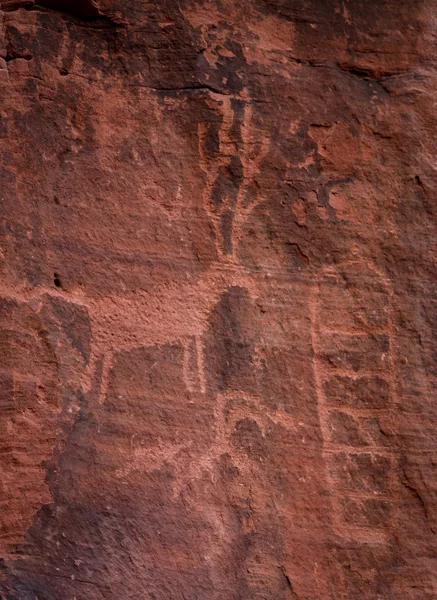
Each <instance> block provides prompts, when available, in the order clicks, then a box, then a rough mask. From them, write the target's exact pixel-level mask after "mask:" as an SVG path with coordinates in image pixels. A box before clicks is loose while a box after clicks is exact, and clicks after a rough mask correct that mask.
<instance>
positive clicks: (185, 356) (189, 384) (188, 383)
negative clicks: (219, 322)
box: [182, 338, 196, 392]
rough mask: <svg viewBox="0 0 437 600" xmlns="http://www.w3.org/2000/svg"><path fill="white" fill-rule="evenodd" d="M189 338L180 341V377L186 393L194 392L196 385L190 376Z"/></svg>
mask: <svg viewBox="0 0 437 600" xmlns="http://www.w3.org/2000/svg"><path fill="white" fill-rule="evenodd" d="M190 341H191V340H190V338H188V339H184V340H183V341H182V375H183V379H184V383H185V387H186V388H187V390H188V392H194V391H195V389H196V384H195V382H194V381H193V377H192V375H191V365H190V363H191V358H192V357H191V348H190Z"/></svg>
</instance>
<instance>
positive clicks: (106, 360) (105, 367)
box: [98, 352, 112, 404]
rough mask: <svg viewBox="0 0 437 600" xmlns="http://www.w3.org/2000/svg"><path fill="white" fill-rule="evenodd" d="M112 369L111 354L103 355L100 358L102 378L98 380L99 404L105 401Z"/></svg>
mask: <svg viewBox="0 0 437 600" xmlns="http://www.w3.org/2000/svg"><path fill="white" fill-rule="evenodd" d="M111 368H112V352H111V353H109V352H108V353H105V354H104V355H103V357H102V377H101V380H100V391H99V400H98V401H99V404H102V403H103V402H104V401H105V400H106V396H107V393H108V385H109V374H110V371H111Z"/></svg>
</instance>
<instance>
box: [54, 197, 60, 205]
mask: <svg viewBox="0 0 437 600" xmlns="http://www.w3.org/2000/svg"><path fill="white" fill-rule="evenodd" d="M53 200H54V202H55V204H57V205H58V206H59V204H61V202H60V201H59V198H58V197H57V196H55V197H54V198H53Z"/></svg>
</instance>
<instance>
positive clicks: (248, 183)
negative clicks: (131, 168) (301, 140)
mask: <svg viewBox="0 0 437 600" xmlns="http://www.w3.org/2000/svg"><path fill="white" fill-rule="evenodd" d="M211 96H212V97H214V96H216V95H215V94H211ZM217 106H218V109H219V112H220V114H221V116H222V121H221V126H220V129H219V132H218V135H217V137H218V141H217V143H216V146H217V148H214V149H213V150H211V141H210V140H209V138H210V137H211V136H214V134H215V133H216V132H214V131H212V132H211V131H210V130H209V129H208V126H207V125H206V124H205V123H199V153H200V158H201V161H200V164H201V167H202V169H203V171H204V173H205V177H206V185H205V189H204V204H205V208H206V210H207V211H208V213H209V214H210V215H211V218H212V222H213V224H214V229H215V236H216V245H217V252H218V255H219V256H220V257H221V259H222V260H223V259H225V260H226V259H229V257H231V258H233V260H234V261H236V253H237V249H238V243H239V241H240V239H241V235H242V228H243V225H244V223H245V222H246V220H247V218H248V216H249V215H250V213H251V211H252V210H253V208H254V206H256V205H257V203H258V202H259V199H258V193H257V189H256V180H255V177H256V174H257V173H258V171H259V169H260V167H261V163H262V161H263V160H264V158H265V157H266V156H267V153H268V151H269V147H270V138H269V137H268V136H267V135H266V134H265V133H262V132H259V131H257V129H256V127H255V125H254V115H253V107H252V105H251V103H250V100H249V99H248V98H245V96H244V95H242V96H241V97H224V96H218V97H217Z"/></svg>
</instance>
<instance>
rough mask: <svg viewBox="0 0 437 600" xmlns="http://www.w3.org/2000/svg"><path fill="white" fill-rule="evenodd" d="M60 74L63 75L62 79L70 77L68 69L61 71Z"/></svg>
mask: <svg viewBox="0 0 437 600" xmlns="http://www.w3.org/2000/svg"><path fill="white" fill-rule="evenodd" d="M59 74H60V75H62V77H65V76H66V75H68V71H67V69H60V71H59Z"/></svg>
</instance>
